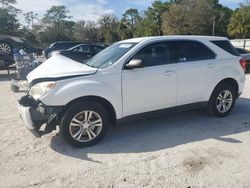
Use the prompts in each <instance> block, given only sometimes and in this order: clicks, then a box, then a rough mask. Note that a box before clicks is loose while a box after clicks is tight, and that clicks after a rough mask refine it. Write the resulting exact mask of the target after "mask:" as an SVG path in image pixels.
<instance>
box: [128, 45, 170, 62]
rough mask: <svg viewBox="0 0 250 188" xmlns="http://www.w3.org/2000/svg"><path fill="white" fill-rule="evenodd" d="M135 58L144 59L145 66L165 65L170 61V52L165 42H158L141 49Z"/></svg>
mask: <svg viewBox="0 0 250 188" xmlns="http://www.w3.org/2000/svg"><path fill="white" fill-rule="evenodd" d="M133 59H141V60H143V64H144V66H145V67H151V66H157V65H164V64H167V63H168V62H169V61H168V60H169V53H168V51H167V47H166V44H165V43H156V44H151V45H149V46H146V47H145V48H143V49H142V50H140V51H139V52H138V53H137V54H136V55H134V57H133Z"/></svg>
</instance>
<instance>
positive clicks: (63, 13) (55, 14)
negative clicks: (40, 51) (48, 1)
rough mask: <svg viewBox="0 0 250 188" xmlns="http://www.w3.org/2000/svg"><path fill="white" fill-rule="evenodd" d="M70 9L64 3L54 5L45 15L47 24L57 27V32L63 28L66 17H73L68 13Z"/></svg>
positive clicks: (44, 19)
mask: <svg viewBox="0 0 250 188" xmlns="http://www.w3.org/2000/svg"><path fill="white" fill-rule="evenodd" d="M68 13H69V10H68V9H67V8H66V6H64V5H60V6H52V7H51V8H50V9H49V10H47V12H46V14H45V15H44V18H43V21H44V23H45V24H48V25H49V26H52V27H54V28H55V30H56V32H57V33H60V29H62V28H63V24H64V23H65V20H66V19H69V18H72V17H71V16H69V15H68Z"/></svg>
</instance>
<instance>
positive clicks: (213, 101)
mask: <svg viewBox="0 0 250 188" xmlns="http://www.w3.org/2000/svg"><path fill="white" fill-rule="evenodd" d="M223 91H229V92H230V93H231V95H232V104H231V106H230V108H229V109H228V110H226V111H225V112H221V111H219V110H218V108H217V105H218V104H217V102H218V97H219V95H220V94H221V93H222V92H223ZM236 98H237V95H236V91H235V89H234V88H233V87H232V86H231V85H230V84H226V83H222V84H219V85H218V86H216V88H215V89H214V91H213V93H212V95H211V97H210V100H209V104H208V107H207V109H208V112H209V113H210V114H211V115H213V116H216V117H225V116H227V115H228V114H230V113H231V111H232V110H233V108H234V105H235V100H236Z"/></svg>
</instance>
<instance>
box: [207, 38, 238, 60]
mask: <svg viewBox="0 0 250 188" xmlns="http://www.w3.org/2000/svg"><path fill="white" fill-rule="evenodd" d="M211 42H212V43H213V44H215V45H216V46H218V47H220V48H221V49H223V50H225V51H226V52H228V53H230V54H231V55H234V56H240V54H239V52H238V51H237V50H236V49H235V48H234V47H233V45H232V44H231V43H230V42H229V41H228V40H217V41H211Z"/></svg>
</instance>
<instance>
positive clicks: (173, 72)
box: [164, 71, 176, 76]
mask: <svg viewBox="0 0 250 188" xmlns="http://www.w3.org/2000/svg"><path fill="white" fill-rule="evenodd" d="M175 73H176V71H166V72H164V75H165V76H171V75H173V74H175Z"/></svg>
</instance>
